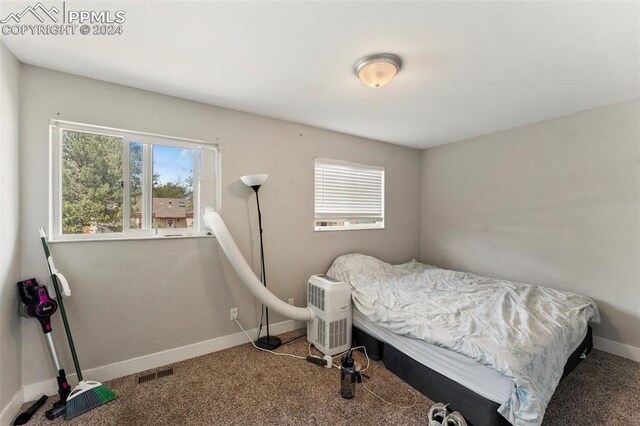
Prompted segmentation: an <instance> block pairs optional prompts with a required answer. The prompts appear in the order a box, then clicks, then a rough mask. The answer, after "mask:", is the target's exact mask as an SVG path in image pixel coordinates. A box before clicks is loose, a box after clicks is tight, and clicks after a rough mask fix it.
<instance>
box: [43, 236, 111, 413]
mask: <svg viewBox="0 0 640 426" xmlns="http://www.w3.org/2000/svg"><path fill="white" fill-rule="evenodd" d="M39 231H40V241H41V242H42V248H43V249H44V254H45V257H46V258H47V266H48V267H49V274H50V275H51V281H52V283H53V289H54V290H55V292H56V299H57V300H58V306H59V307H60V314H61V315H62V323H63V324H64V330H65V332H66V334H67V340H68V341H69V349H71V356H72V357H73V365H74V367H75V369H76V374H77V375H78V380H79V381H80V383H78V386H76V387H75V388H74V389H73V390H72V391H71V393H70V394H69V396H68V397H67V407H66V410H65V413H64V418H65V420H69V419H72V418H74V417H76V416H79V415H80V414H83V413H86V412H87V411H89V410H92V409H94V408H96V407H99V406H101V405H103V404H106V403H107V402H109V401H112V400H114V399H116V398H117V396H116V394H115V393H114V392H113V391H111V390H110V389H109V388H107V387H106V386H104V385H103V384H102V383H100V382H95V381H90V380H84V378H83V377H82V371H81V370H80V363H79V362H78V354H77V353H76V348H75V345H74V344H73V337H72V336H71V328H70V327H69V321H68V319H67V313H66V311H65V309H64V302H63V301H62V293H61V292H60V285H59V284H58V283H61V285H62V286H63V288H64V289H65V293H67V294H68V293H69V291H68V284H67V280H66V278H64V276H63V275H62V274H60V273H59V272H58V270H57V269H56V268H55V265H54V264H53V259H52V258H51V254H50V253H49V246H48V245H47V236H46V234H45V232H44V229H43V228H42V227H40V228H39Z"/></svg>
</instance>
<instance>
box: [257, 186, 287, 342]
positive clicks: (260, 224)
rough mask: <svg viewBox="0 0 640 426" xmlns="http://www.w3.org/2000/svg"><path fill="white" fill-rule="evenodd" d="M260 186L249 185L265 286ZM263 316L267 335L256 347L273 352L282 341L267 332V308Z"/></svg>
mask: <svg viewBox="0 0 640 426" xmlns="http://www.w3.org/2000/svg"><path fill="white" fill-rule="evenodd" d="M261 186H262V185H251V189H253V191H254V192H255V193H256V206H257V208H258V228H259V229H260V268H261V272H262V284H263V285H264V286H265V287H266V286H267V272H266V269H265V266H264V241H263V237H262V211H261V210H260V196H259V195H258V191H259V190H260V187H261ZM264 310H265V316H266V319H267V335H266V336H263V337H260V338H259V339H258V340H256V346H258V347H260V348H262V349H269V350H273V349H276V348H278V347H280V345H282V340H280V338H279V337H278V336H272V335H271V333H270V331H269V308H268V307H267V306H265V308H264Z"/></svg>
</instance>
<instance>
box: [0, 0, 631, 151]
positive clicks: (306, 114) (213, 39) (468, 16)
mask: <svg viewBox="0 0 640 426" xmlns="http://www.w3.org/2000/svg"><path fill="white" fill-rule="evenodd" d="M34 3H35V1H32V2H12V1H2V3H0V15H1V16H2V18H4V17H5V16H6V15H8V13H9V12H20V11H21V10H22V9H24V8H25V6H27V5H30V4H34ZM45 4H46V5H48V6H50V5H52V4H58V5H59V7H60V8H61V5H62V1H53V0H52V1H47V2H45ZM65 6H66V8H67V10H71V9H91V10H102V9H104V10H111V11H115V10H117V9H121V10H124V11H125V13H126V22H125V23H124V24H123V27H122V28H123V30H124V32H123V34H122V35H120V36H93V35H87V36H82V35H80V34H77V35H74V36H29V35H24V36H22V35H20V36H3V37H2V40H3V41H4V43H5V44H6V45H7V47H8V48H9V49H10V50H11V51H13V53H14V54H15V55H16V56H17V57H18V59H19V60H20V61H22V62H24V63H28V64H33V65H38V66H42V67H46V68H52V69H55V70H60V71H65V72H69V73H73V74H78V75H82V76H87V77H92V78H96V79H99V80H105V81H110V82H114V83H119V84H123V85H127V86H132V87H137V88H141V89H147V90H151V91H154V92H159V93H164V94H168V95H173V96H178V97H181V98H186V99H192V100H196V101H201V102H205V103H208V104H212V105H219V106H223V107H228V108H233V109H236V110H241V111H247V112H251V113H256V114H261V115H265V116H269V117H276V118H281V119H284V120H289V121H293V122H298V123H304V124H309V125H312V126H317V127H321V128H326V129H331V130H336V131H340V132H344V133H349V134H353V135H358V136H364V137H368V138H372V139H377V140H381V141H386V142H391V143H395V144H401V145H407V146H412V147H420V148H425V147H430V146H434V145H439V144H443V143H447V142H451V141H455V140H461V139H465V138H469V137H473V136H477V135H481V134H487V133H491V132H495V131H498V130H502V129H507V128H512V127H515V126H519V125H523V124H527V123H532V122H536V121H540V120H544V119H548V118H552V117H557V116H561V115H565V114H570V113H573V112H577V111H582V110H585V109H589V108H594V107H598V106H603V105H608V104H612V103H616V102H620V101H624V100H628V99H632V98H638V97H640V22H639V20H640V2H620V3H614V2H607V1H603V2H535V1H532V2H515V1H514V2H508V3H507V2H484V1H476V2H406V3H405V2H395V1H393V2H392V1H388V2H362V1H356V2H335V1H333V2H329V1H326V2H318V1H316V2H299V1H296V2H266V1H263V2H186V1H167V2H165V1H153V2H151V1H136V2H133V1H127V2H122V1H92V2H87V1H85V2H79V1H67V2H66V5H65ZM25 19H27V18H25ZM34 23H37V22H34ZM376 52H392V53H395V54H397V55H399V56H400V57H401V58H402V60H403V63H404V67H403V69H402V71H401V72H400V73H399V74H398V75H397V77H396V78H395V79H394V80H393V81H392V82H391V83H390V84H389V85H388V86H386V87H383V88H381V89H371V88H369V87H366V86H365V85H364V84H362V83H361V82H360V81H359V80H358V79H357V78H356V77H355V75H354V74H353V71H352V67H353V65H354V64H355V62H356V61H357V60H358V59H360V57H362V56H364V55H367V54H370V53H376Z"/></svg>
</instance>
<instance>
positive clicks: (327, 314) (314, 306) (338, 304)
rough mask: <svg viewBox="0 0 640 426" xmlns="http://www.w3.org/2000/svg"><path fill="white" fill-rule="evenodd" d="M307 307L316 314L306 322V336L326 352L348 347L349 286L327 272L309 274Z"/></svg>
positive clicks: (349, 343)
mask: <svg viewBox="0 0 640 426" xmlns="http://www.w3.org/2000/svg"><path fill="white" fill-rule="evenodd" d="M307 307H308V308H309V309H311V310H312V311H313V312H314V314H315V318H313V319H312V320H311V321H309V322H307V340H308V341H309V342H311V343H313V345H314V346H315V347H316V348H317V349H318V350H319V351H321V352H322V353H323V354H325V355H335V354H339V353H340V352H344V351H346V350H348V349H349V348H350V347H351V288H350V286H349V284H347V283H345V282H341V281H337V280H335V279H333V278H331V277H328V276H326V275H312V276H311V278H309V283H308V284H307Z"/></svg>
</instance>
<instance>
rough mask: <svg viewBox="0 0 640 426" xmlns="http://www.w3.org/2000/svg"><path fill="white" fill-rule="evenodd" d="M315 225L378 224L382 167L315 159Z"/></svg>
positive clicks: (380, 221) (381, 215) (381, 214)
mask: <svg viewBox="0 0 640 426" xmlns="http://www.w3.org/2000/svg"><path fill="white" fill-rule="evenodd" d="M315 221H316V224H315V226H316V229H318V228H324V227H345V228H346V227H349V228H371V227H374V228H380V227H382V226H383V224H384V168H382V167H376V166H367V165H362V164H355V163H347V162H343V161H336V160H326V159H316V161H315Z"/></svg>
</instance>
